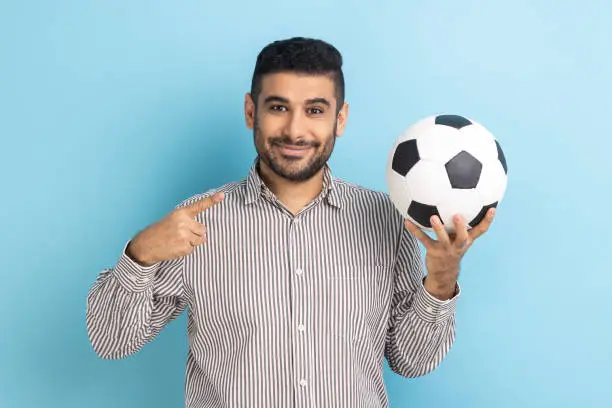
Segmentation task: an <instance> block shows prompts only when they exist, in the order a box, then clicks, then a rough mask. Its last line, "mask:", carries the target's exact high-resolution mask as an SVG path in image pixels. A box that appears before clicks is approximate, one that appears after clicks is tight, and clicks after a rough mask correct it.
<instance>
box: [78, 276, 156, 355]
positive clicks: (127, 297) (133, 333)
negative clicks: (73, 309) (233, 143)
mask: <svg viewBox="0 0 612 408" xmlns="http://www.w3.org/2000/svg"><path fill="white" fill-rule="evenodd" d="M113 273H114V271H113V270H105V271H103V272H102V273H101V275H100V277H99V279H98V280H97V281H96V283H95V284H94V286H93V287H92V288H91V290H90V292H89V294H88V296H87V311H86V319H87V332H88V335H89V339H90V342H91V344H92V346H93V349H94V351H95V352H96V354H98V355H99V356H100V357H102V358H106V359H118V358H124V357H127V356H129V355H131V354H134V353H136V352H138V351H139V350H140V349H141V348H142V347H143V346H144V344H145V343H147V342H148V341H149V338H150V333H151V321H152V315H153V291H152V289H151V288H145V289H144V290H139V291H131V290H127V289H126V288H125V287H123V286H122V284H121V282H120V280H119V278H117V277H116V276H113Z"/></svg>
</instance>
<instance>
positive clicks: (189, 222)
mask: <svg viewBox="0 0 612 408" xmlns="http://www.w3.org/2000/svg"><path fill="white" fill-rule="evenodd" d="M341 66H342V57H341V55H340V54H339V52H338V51H337V50H336V49H335V48H334V47H333V46H331V45H329V44H327V43H325V42H323V41H319V40H313V39H305V38H292V39H288V40H283V41H277V42H274V43H272V44H270V45H268V46H267V47H265V48H264V49H263V50H262V51H261V52H260V54H259V56H258V58H257V61H256V65H255V71H254V75H253V80H252V87H251V91H250V92H249V93H247V95H246V97H245V102H244V110H245V116H246V124H247V126H248V128H249V129H253V133H254V141H255V146H256V149H257V153H258V157H257V159H256V160H255V161H254V163H253V166H252V168H251V170H250V173H249V174H248V177H246V179H245V180H242V181H240V182H235V183H230V184H228V185H225V186H222V187H221V188H219V189H216V190H214V191H209V192H207V193H203V194H199V195H196V196H194V197H191V198H189V199H187V200H185V201H184V202H182V203H180V204H179V205H178V206H177V207H176V208H175V209H174V211H173V212H171V213H170V214H169V215H167V216H166V217H165V218H163V219H162V220H160V221H158V222H156V223H154V224H152V225H151V226H149V227H147V228H146V229H144V230H142V231H141V232H139V233H138V234H137V235H136V236H135V237H133V238H132V239H130V240H129V241H128V242H127V243H126V245H125V248H124V251H123V253H122V254H121V255H120V257H119V260H118V262H117V264H116V265H115V267H114V268H110V269H105V270H103V271H102V272H101V273H100V275H99V277H98V279H97V280H96V282H95V284H94V286H93V287H92V289H91V292H90V293H89V296H88V309H87V325H88V332H89V336H90V339H91V342H92V345H93V347H94V349H95V351H96V352H97V353H98V354H99V355H100V356H101V357H103V358H123V357H125V356H128V355H130V354H133V353H136V352H138V351H139V350H140V349H141V348H142V347H143V346H144V345H145V344H146V343H147V342H149V341H152V340H153V339H154V338H155V337H156V336H157V335H158V333H159V332H160V331H161V330H162V329H163V328H164V327H165V326H166V324H168V323H169V322H170V321H171V320H173V319H175V318H176V317H178V316H179V315H180V314H181V313H182V312H183V311H184V310H185V309H187V310H188V325H187V329H188V332H187V334H188V339H189V350H188V356H187V369H186V389H185V392H186V406H187V407H188V408H220V407H232V408H234V407H257V408H270V407H350V408H358V407H385V406H387V405H388V401H387V395H386V391H385V386H384V382H383V365H382V363H383V359H384V358H386V359H387V361H388V362H389V365H390V367H391V368H392V369H393V371H394V372H396V373H398V374H399V375H402V376H406V377H416V376H422V375H425V374H427V373H429V372H431V371H432V370H434V369H435V368H436V367H437V366H438V365H439V363H440V361H441V360H442V359H443V358H444V357H445V356H446V354H447V352H448V350H449V348H450V347H451V344H452V343H453V339H454V324H455V323H454V322H455V320H454V319H455V316H454V313H455V303H456V301H457V298H458V296H459V287H458V284H457V277H458V274H459V263H460V260H461V258H462V256H463V255H464V253H465V252H466V250H467V249H468V248H469V247H470V245H471V244H472V242H473V241H474V239H476V238H477V237H478V236H479V235H481V234H482V233H484V232H485V231H486V230H487V229H488V227H489V225H490V223H491V221H492V212H491V213H490V214H489V216H488V217H487V218H486V219H485V220H484V221H483V222H482V223H481V224H480V225H478V226H476V227H475V228H473V229H471V230H469V231H468V230H467V228H466V224H465V221H464V220H461V219H457V220H456V222H455V224H456V228H457V231H458V232H457V234H456V236H452V237H449V236H448V235H447V234H446V232H445V230H444V228H443V227H442V226H441V224H440V222H439V220H438V219H437V218H434V219H433V220H432V221H433V224H434V226H435V230H436V235H437V239H436V240H434V239H432V238H430V237H429V236H428V235H426V234H425V233H423V232H422V231H420V230H419V229H418V228H416V227H415V226H414V225H413V224H411V223H410V222H408V221H403V220H402V218H401V216H400V215H399V214H398V212H397V211H395V209H394V207H393V205H392V203H391V202H390V200H389V198H388V196H387V195H386V194H383V193H380V192H376V191H372V190H369V189H366V188H364V187H360V186H357V185H354V184H350V183H348V182H345V181H342V180H340V179H338V178H336V177H334V176H332V174H331V170H330V168H329V166H328V165H327V161H328V159H329V157H330V155H331V153H332V150H333V148H334V142H335V139H336V137H339V136H341V134H342V133H343V130H344V128H345V125H346V121H347V117H348V105H347V104H346V103H345V102H344V80H343V74H342V69H341ZM418 241H420V242H421V243H422V244H423V245H424V247H425V248H426V259H425V262H424V263H425V266H426V268H427V275H425V274H424V270H423V267H422V265H423V262H422V259H421V257H420V251H419V247H418Z"/></svg>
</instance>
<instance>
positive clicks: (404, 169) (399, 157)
mask: <svg viewBox="0 0 612 408" xmlns="http://www.w3.org/2000/svg"><path fill="white" fill-rule="evenodd" d="M419 160H420V156H419V149H418V147H417V141H416V139H410V140H406V141H405V142H401V143H400V144H398V145H397V148H396V149H395V153H394V154H393V163H392V164H391V168H393V170H395V171H396V172H397V173H399V174H401V175H402V176H406V174H408V172H409V171H410V169H411V168H412V167H414V165H415V164H417V162H418V161H419Z"/></svg>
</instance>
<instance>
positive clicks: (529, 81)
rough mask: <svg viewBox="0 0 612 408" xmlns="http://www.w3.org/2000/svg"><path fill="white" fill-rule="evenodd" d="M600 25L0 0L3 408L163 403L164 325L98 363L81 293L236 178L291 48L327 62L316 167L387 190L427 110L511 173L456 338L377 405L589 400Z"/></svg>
mask: <svg viewBox="0 0 612 408" xmlns="http://www.w3.org/2000/svg"><path fill="white" fill-rule="evenodd" d="M376 3H378V5H375V4H376ZM611 19H612V5H610V3H609V2H606V1H604V0H601V1H594V0H592V1H589V2H584V1H582V2H578V1H565V2H556V1H552V0H550V1H544V0H513V1H506V2H501V1H494V2H491V1H485V0H480V1H478V0H474V1H469V0H464V1H461V2H457V1H451V0H448V1H425V0H421V1H396V2H389V1H382V2H378V1H376V2H375V1H370V2H355V1H350V0H344V1H335V2H331V1H323V0H312V1H308V2H289V1H267V2H248V1H237V0H234V1H232V0H226V1H222V2H209V1H181V2H168V1H143V0H139V1H129V2H126V1H87V2H83V1H76V0H75V1H69V0H61V1H60V0H57V1H54V2H50V1H13V2H9V1H3V2H1V3H0V119H1V120H0V137H1V141H2V144H1V146H2V148H1V149H0V158H1V160H0V175H1V178H2V184H1V192H2V200H1V204H0V210H1V211H0V248H1V251H2V257H1V259H0V261H1V266H0V271H1V274H2V276H1V277H2V280H1V281H0V407H2V408H30V407H31V408H35V407H36V408H38V407H58V408H59V407H61V408H82V407H88V408H97V407H116V408H122V407H151V408H157V407H160V408H161V407H164V408H166V407H180V406H182V403H183V377H184V357H185V351H186V341H185V336H184V330H185V316H184V315H183V317H181V318H180V319H179V320H178V321H177V322H175V323H173V324H171V325H170V326H169V327H167V329H166V330H165V331H164V332H163V333H162V334H161V335H160V337H159V338H158V339H157V340H156V341H155V342H153V343H151V344H149V345H148V346H146V347H145V349H144V350H142V352H141V353H139V354H138V355H136V356H133V357H130V358H128V359H126V360H122V361H104V360H101V359H99V358H98V357H97V356H96V355H95V354H94V353H93V351H92V349H91V347H90V345H89V343H88V339H87V335H86V330H85V297H86V294H87V291H88V289H89V287H90V285H91V284H92V283H93V281H94V279H95V277H96V275H97V273H98V272H99V271H100V270H101V269H102V268H103V267H107V266H111V265H112V264H114V262H115V261H116V259H117V256H118V255H119V252H120V250H121V249H122V246H123V244H124V242H125V241H126V239H128V238H129V237H130V236H132V235H133V234H134V233H136V232H137V231H138V230H139V229H140V228H143V227H144V226H146V225H148V224H149V223H151V222H154V221H156V220H157V219H159V218H160V217H162V216H163V215H165V214H166V213H167V212H168V211H169V210H171V209H172V207H173V206H174V205H175V204H176V203H177V202H179V201H180V200H182V199H184V198H186V197H188V196H191V195H193V194H196V193H198V192H201V191H203V190H206V189H208V188H211V187H215V186H218V185H220V184H222V183H225V182H228V181H232V180H236V179H239V178H242V177H244V176H245V175H246V172H247V170H248V167H249V166H250V164H251V160H252V158H253V154H254V149H253V146H252V139H251V133H250V132H249V131H248V130H247V129H246V128H245V126H244V121H243V112H242V107H243V105H242V102H243V95H244V92H245V91H247V89H248V86H249V82H250V78H251V72H252V68H253V64H254V60H255V56H256V54H257V52H258V51H259V49H260V48H261V47H262V46H263V45H265V44H266V43H268V42H270V41H272V40H275V39H278V38H284V37H288V36H293V35H306V36H315V37H320V38H323V39H326V40H328V41H331V42H333V43H334V44H336V45H337V46H338V47H339V48H340V50H341V51H342V52H343V54H344V57H345V61H346V65H345V72H346V81H347V97H348V100H349V102H350V103H351V114H350V118H349V124H348V127H347V130H346V133H345V137H343V138H342V139H340V141H339V142H338V144H337V148H336V151H335V153H334V155H333V158H332V166H333V168H334V170H335V171H336V174H337V175H339V176H341V177H344V178H347V179H349V180H350V181H354V182H357V183H361V184H363V185H366V186H369V187H372V188H376V189H381V190H385V189H386V186H385V184H384V169H385V164H386V159H387V152H388V149H389V147H390V145H391V143H392V142H393V140H394V139H395V137H396V136H397V135H398V134H399V133H400V132H401V131H402V130H404V129H405V128H406V127H407V126H408V125H409V124H410V123H412V122H413V121H415V120H417V119H419V118H421V117H423V116H425V115H429V114H432V113H437V112H453V113H462V114H466V115H469V116H471V117H473V118H475V119H477V120H479V121H480V122H482V123H483V124H485V125H486V126H488V127H489V129H490V130H491V131H492V132H493V133H494V134H495V135H496V136H497V137H498V138H499V140H500V141H501V143H502V145H503V147H504V149H505V151H506V155H507V158H508V163H509V167H510V179H509V187H508V190H507V195H506V199H505V201H504V202H503V204H502V205H501V206H500V208H499V212H498V217H497V219H496V222H495V224H494V226H493V228H492V229H491V231H490V232H489V233H488V234H487V235H486V238H485V237H483V238H482V239H481V240H480V241H479V242H478V244H477V245H476V246H474V247H473V248H472V249H471V250H470V252H469V254H468V255H467V257H466V259H465V261H464V267H463V272H462V276H461V283H462V287H463V296H462V298H461V301H460V303H459V306H458V311H457V324H458V326H457V340H456V343H455V346H454V347H453V349H452V351H451V353H450V355H449V356H448V358H447V359H446V360H445V361H444V362H443V363H442V365H441V366H440V367H439V369H438V370H437V371H435V372H434V373H432V374H430V375H428V376H426V377H423V378H420V379H417V380H408V379H403V378H401V377H399V376H397V375H395V374H392V373H391V372H390V371H389V370H388V368H385V369H386V374H385V375H386V380H387V384H388V389H389V393H390V399H391V406H392V407H393V408H400V407H419V408H431V407H450V406H452V407H456V408H490V407H497V408H502V407H504V408H505V407H580V408H586V407H602V408H603V407H609V406H610V399H611V398H612V395H611V393H612V392H611V389H612V387H610V383H611V381H612V374H611V372H612V353H611V351H610V347H612V318H611V313H610V311H611V306H610V301H609V300H608V299H609V298H610V295H611V293H612V267H611V266H610V262H609V259H610V250H611V249H612V248H611V247H612V245H611V243H612V242H611V238H610V229H611V227H612V223H611V221H610V215H609V211H610V202H611V199H612V195H611V194H610V188H611V187H612V186H611V184H612V183H611V179H612V166H611V162H612V160H611V158H610V151H611V150H612V142H611V141H610V140H611V138H612V134H611V132H610V129H611V123H610V121H611V118H612V104H611V103H610V95H611V94H612V81H611V79H610V72H612V58H611V57H610V48H609V47H610V42H611V40H612V26H611V25H610V21H611Z"/></svg>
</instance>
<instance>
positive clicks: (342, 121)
mask: <svg viewBox="0 0 612 408" xmlns="http://www.w3.org/2000/svg"><path fill="white" fill-rule="evenodd" d="M348 114H349V105H348V103H346V102H345V103H344V104H343V105H342V108H341V109H340V112H338V117H337V118H336V121H337V129H336V136H337V137H340V136H342V133H343V132H344V127H345V126H346V121H347V119H348Z"/></svg>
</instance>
